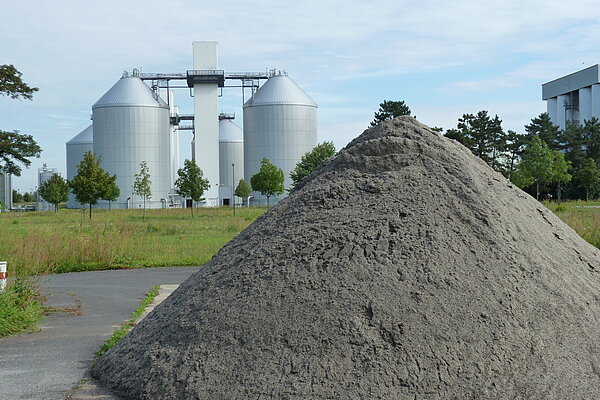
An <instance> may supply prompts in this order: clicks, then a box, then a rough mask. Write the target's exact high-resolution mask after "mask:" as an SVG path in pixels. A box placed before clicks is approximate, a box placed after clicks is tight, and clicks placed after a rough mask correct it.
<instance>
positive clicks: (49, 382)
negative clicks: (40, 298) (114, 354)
mask: <svg viewBox="0 0 600 400" xmlns="http://www.w3.org/2000/svg"><path fill="white" fill-rule="evenodd" d="M198 270H199V268H147V269H135V270H115V271H94V272H79V273H70V274H61V275H51V276H48V277H47V278H46V279H45V281H44V282H42V288H43V293H44V295H45V296H46V297H47V298H48V302H47V304H46V305H47V306H50V307H54V308H57V309H59V310H60V311H57V312H53V313H51V314H50V315H49V316H48V317H46V318H45V319H44V320H43V321H42V323H41V326H40V328H41V331H39V332H35V333H24V334H20V335H16V336H11V337H8V338H2V339H0V399H2V400H4V399H7V400H8V399H11V400H13V399H14V400H16V399H27V400H63V399H64V398H65V396H66V394H67V392H68V391H69V389H71V388H72V387H73V386H74V385H76V384H77V383H78V382H79V381H80V380H81V379H82V378H83V377H84V376H85V375H86V372H87V371H88V369H89V367H90V363H91V361H92V359H93V357H94V352H95V351H96V350H98V347H99V346H100V345H101V344H102V343H103V342H104V341H105V340H106V339H107V338H108V337H109V336H110V335H111V334H112V333H113V331H114V329H115V328H116V327H117V326H118V325H119V324H120V323H121V322H123V321H124V320H126V319H128V318H129V316H130V315H131V313H132V312H133V311H134V310H135V309H136V308H137V307H138V305H139V304H140V301H141V299H142V298H143V297H144V296H145V295H146V293H147V292H148V290H150V289H151V288H152V287H153V286H155V285H161V284H178V283H181V282H183V281H184V280H185V279H186V278H187V277H188V276H190V275H192V274H193V273H194V272H196V271H198Z"/></svg>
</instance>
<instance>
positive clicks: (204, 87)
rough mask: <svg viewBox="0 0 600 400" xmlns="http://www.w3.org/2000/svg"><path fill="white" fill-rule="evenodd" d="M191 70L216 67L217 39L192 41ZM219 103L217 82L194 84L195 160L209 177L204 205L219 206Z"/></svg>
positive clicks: (214, 68) (213, 68)
mask: <svg viewBox="0 0 600 400" xmlns="http://www.w3.org/2000/svg"><path fill="white" fill-rule="evenodd" d="M192 46H193V49H194V69H195V70H216V69H217V42H194V43H193V44H192ZM218 108H219V104H218V85H217V83H194V117H195V120H194V124H195V131H196V141H195V145H194V154H195V157H196V163H197V164H198V166H199V167H200V169H202V172H203V173H204V177H205V178H207V179H208V181H209V183H210V188H209V189H208V190H207V191H206V192H205V193H204V198H205V199H206V205H207V206H209V207H216V206H218V205H219V203H220V202H219V183H220V182H219V110H218Z"/></svg>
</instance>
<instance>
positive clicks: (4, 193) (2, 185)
mask: <svg viewBox="0 0 600 400" xmlns="http://www.w3.org/2000/svg"><path fill="white" fill-rule="evenodd" d="M0 203H2V204H0V212H1V211H4V210H11V209H12V206H13V204H12V185H11V175H10V174H7V173H4V172H0Z"/></svg>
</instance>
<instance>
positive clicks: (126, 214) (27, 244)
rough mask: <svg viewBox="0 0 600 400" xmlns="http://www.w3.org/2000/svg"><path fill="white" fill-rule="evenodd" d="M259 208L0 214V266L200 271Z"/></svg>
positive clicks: (26, 270)
mask: <svg viewBox="0 0 600 400" xmlns="http://www.w3.org/2000/svg"><path fill="white" fill-rule="evenodd" d="M264 211H265V209H264V208H239V209H238V210H237V215H236V216H235V217H234V216H233V215H232V210H231V209H230V208H202V209H199V210H198V214H197V215H196V216H195V218H191V216H190V213H189V211H188V210H185V209H174V210H147V211H146V218H145V219H143V217H142V211H140V210H112V211H108V210H97V211H95V213H94V216H93V219H92V220H91V221H90V220H89V219H87V218H86V216H85V214H83V213H82V212H81V211H79V210H61V211H60V212H59V213H51V212H35V213H3V214H0V232H2V240H0V260H2V261H5V260H6V261H8V264H9V276H17V277H21V276H31V275H39V274H47V273H61V272H73V271H87V270H96V269H110V268H137V267H148V266H191V265H203V264H205V263H206V262H207V261H208V260H210V258H211V257H212V256H213V255H214V254H215V253H216V252H217V251H218V250H219V249H220V248H221V247H222V246H223V245H224V244H225V243H226V242H228V241H229V240H231V239H232V238H233V237H235V236H236V235H237V234H238V233H239V232H240V231H242V230H243V229H244V228H246V226H248V225H249V224H250V223H251V222H252V221H254V220H255V219H256V218H257V217H258V216H259V215H261V214H262V213H264Z"/></svg>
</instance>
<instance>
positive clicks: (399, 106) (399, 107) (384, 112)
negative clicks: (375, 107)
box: [371, 100, 411, 126]
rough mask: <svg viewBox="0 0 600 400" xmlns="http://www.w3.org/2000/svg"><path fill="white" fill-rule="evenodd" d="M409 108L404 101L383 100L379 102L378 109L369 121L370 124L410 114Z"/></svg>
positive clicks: (373, 124) (374, 124)
mask: <svg viewBox="0 0 600 400" xmlns="http://www.w3.org/2000/svg"><path fill="white" fill-rule="evenodd" d="M410 113H411V111H410V108H409V107H408V106H407V105H406V103H405V102H404V101H402V100H401V101H393V100H384V101H383V103H381V104H379V111H377V112H376V113H375V119H374V120H373V121H372V122H371V126H376V125H378V124H380V123H382V122H383V121H387V120H389V119H393V118H396V117H399V116H401V115H410Z"/></svg>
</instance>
